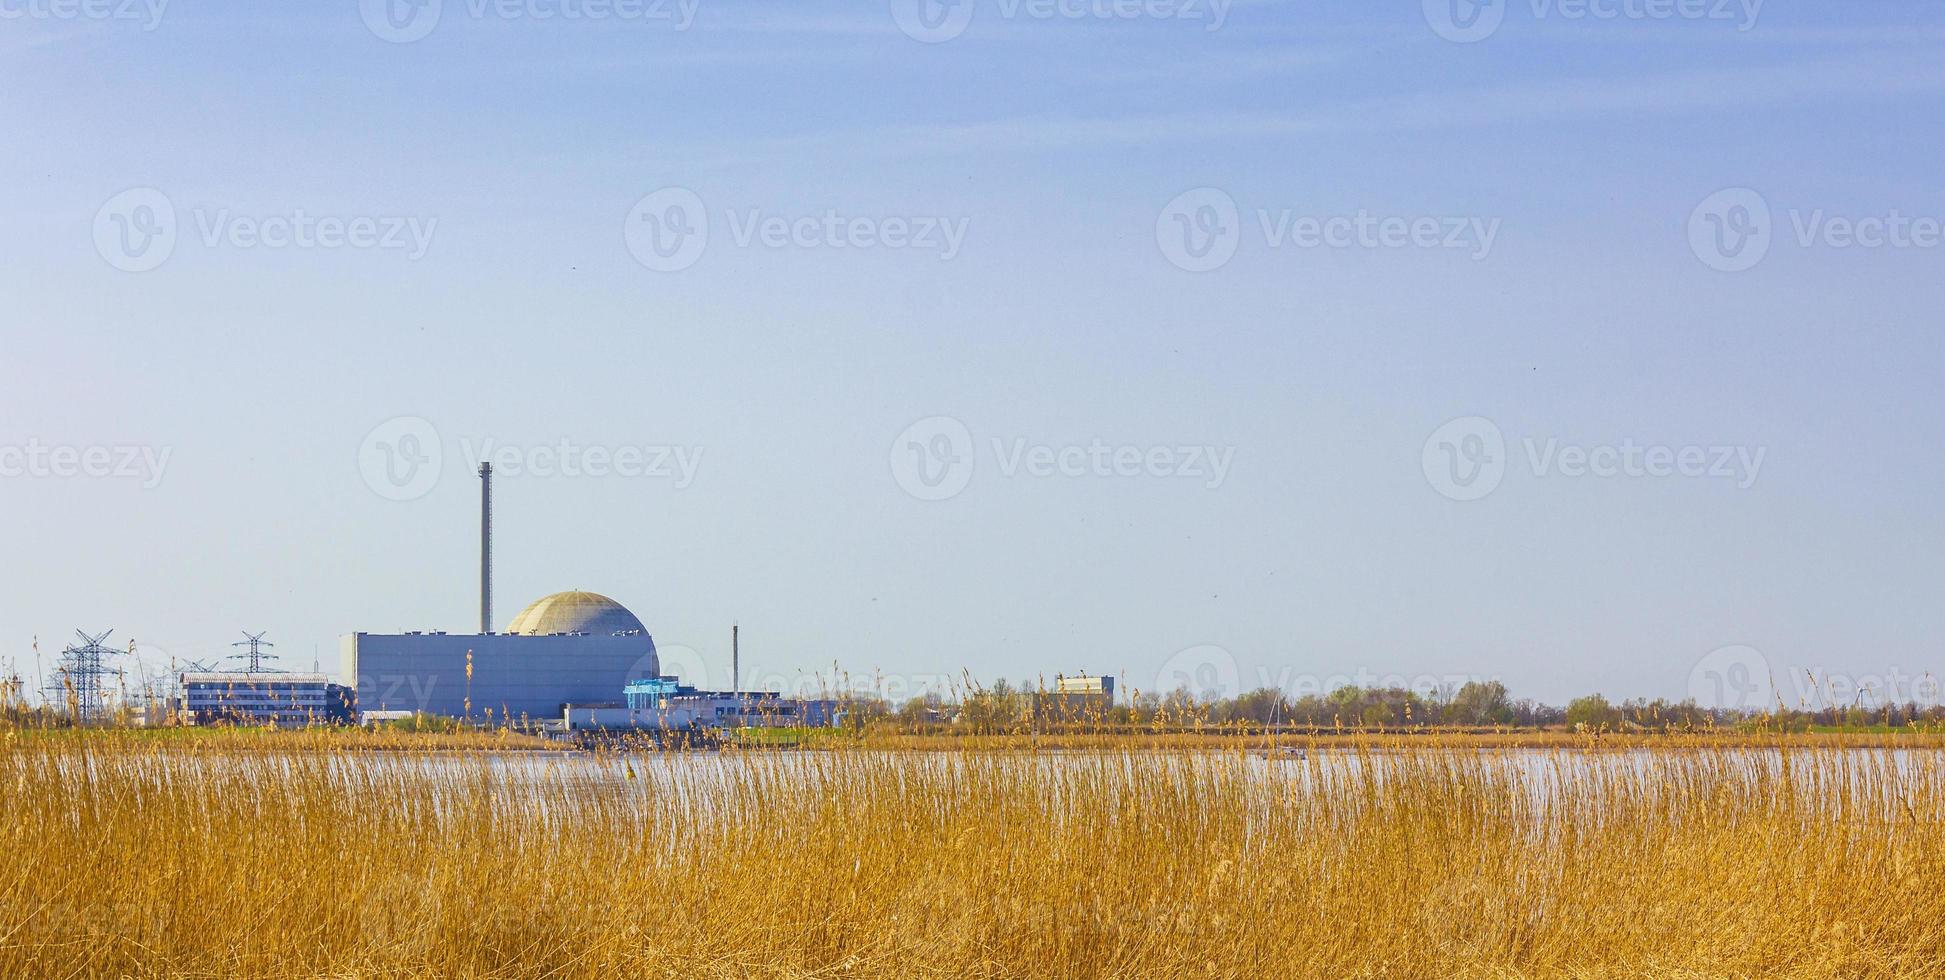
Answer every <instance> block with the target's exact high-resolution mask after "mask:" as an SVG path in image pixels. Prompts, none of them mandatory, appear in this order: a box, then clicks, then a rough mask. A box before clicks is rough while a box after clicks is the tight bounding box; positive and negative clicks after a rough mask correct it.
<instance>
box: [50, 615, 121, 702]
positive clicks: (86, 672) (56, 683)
mask: <svg viewBox="0 0 1945 980" xmlns="http://www.w3.org/2000/svg"><path fill="white" fill-rule="evenodd" d="M113 632H115V631H114V630H109V631H108V632H107V633H103V634H101V635H100V636H89V635H88V634H86V633H83V632H81V631H80V630H75V631H74V635H75V636H78V637H80V638H81V642H80V643H79V644H78V645H75V646H70V647H68V648H67V649H65V650H62V651H61V659H60V661H59V663H58V665H57V666H56V667H55V668H54V677H55V679H54V680H51V681H49V682H48V683H47V687H46V692H47V694H48V696H49V699H50V700H52V699H55V698H58V699H59V703H61V704H65V705H66V706H67V709H68V713H69V714H70V715H71V716H72V717H73V718H74V720H75V722H76V723H77V724H87V723H89V722H94V721H101V720H104V719H105V718H107V716H108V704H107V700H106V698H105V697H104V695H103V686H102V679H103V678H105V677H120V676H121V673H122V672H121V670H120V668H117V667H110V666H108V658H109V657H111V656H114V655H115V653H116V651H114V650H111V649H109V648H107V647H105V646H103V645H102V641H104V640H106V639H108V633H113Z"/></svg>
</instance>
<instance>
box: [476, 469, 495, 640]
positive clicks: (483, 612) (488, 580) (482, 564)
mask: <svg viewBox="0 0 1945 980" xmlns="http://www.w3.org/2000/svg"><path fill="white" fill-rule="evenodd" d="M479 631H480V632H481V633H491V632H493V464H492V463H481V464H479Z"/></svg>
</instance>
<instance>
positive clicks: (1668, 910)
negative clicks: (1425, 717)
mask: <svg viewBox="0 0 1945 980" xmlns="http://www.w3.org/2000/svg"><path fill="white" fill-rule="evenodd" d="M1941 761H1945V756H1941V755H1940V754H1939V753H1936V752H1933V751H1931V750H1924V751H1919V752H1911V753H1893V752H1889V751H1882V750H1846V751H1818V750H1792V751H1751V750H1720V751H1711V750H1688V751H1682V752H1669V753H1632V754H1631V753H1601V754H1592V755H1590V754H1584V753H1578V752H1574V751H1570V750H1559V751H1549V752H1536V753H1523V754H1522V753H1510V752H1504V753H1490V752H1488V753H1482V752H1478V751H1464V750H1454V749H1448V748H1424V749H1416V750H1411V749H1392V750H1388V751H1385V752H1383V753H1361V752H1357V751H1332V752H1318V753H1313V755H1312V757H1311V759H1310V760H1308V761H1305V762H1266V761H1264V760H1262V759H1257V758H1252V757H1249V756H1246V755H1243V754H1240V753H1227V754H1188V753H1125V752H1101V753H1065V754H1038V755H1032V754H1023V753H1004V752H990V753H964V754H931V755H916V754H903V753H886V752H866V751H854V752H828V753H827V752H800V753H790V754H748V755H723V756H668V757H633V758H625V759H612V758H610V759H598V758H591V757H585V756H580V757H543V758H537V757H532V756H525V757H511V756H494V755H486V754H479V753H468V754H449V755H432V756H427V755H384V754H376V753H359V754H353V753H335V752H310V753H290V754H267V753H260V752H254V753H246V752H236V751H222V750H205V749H199V748H197V747H196V745H195V743H189V744H187V745H183V744H176V745H148V744H142V743H131V742H128V741H110V742H102V743H94V742H91V741H88V740H85V739H83V740H31V739H26V740H23V739H16V740H12V741H11V742H9V743H7V744H6V745H5V747H4V748H3V749H0V834H3V835H4V843H3V844H0V854H4V855H5V858H4V862H0V975H5V976H22V977H28V976H31V977H65V976H113V975H130V976H259V977H288V976H339V977H350V976H433V975H439V976H468V975H478V976H485V975H494V976H563V977H610V976H676V975H680V976H691V977H955V978H956V977H1063V978H1067V977H1157V978H1170V980H1174V978H1183V977H1203V976H1209V977H1271V976H1274V977H1380V976H1385V977H1464V976H1480V977H1487V976H1491V977H1510V976H1527V977H1597V976H1643V977H1676V976H1750V977H1756V976H1761V977H1875V976H1883V977H1891V976H1936V975H1940V974H1941V973H1945V822H1941V816H1942V815H1945V812H1942V808H1945V772H1942V771H1941V765H1940V763H1941Z"/></svg>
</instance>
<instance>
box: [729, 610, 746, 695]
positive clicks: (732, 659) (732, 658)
mask: <svg viewBox="0 0 1945 980" xmlns="http://www.w3.org/2000/svg"><path fill="white" fill-rule="evenodd" d="M736 629H737V627H736V624H735V623H731V624H729V693H731V694H741V693H743V648H742V647H740V646H738V645H737V642H736Z"/></svg>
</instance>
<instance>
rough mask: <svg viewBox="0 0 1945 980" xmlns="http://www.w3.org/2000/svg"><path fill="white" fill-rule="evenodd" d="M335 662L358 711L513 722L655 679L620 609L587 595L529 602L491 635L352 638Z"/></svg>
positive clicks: (637, 634)
mask: <svg viewBox="0 0 1945 980" xmlns="http://www.w3.org/2000/svg"><path fill="white" fill-rule="evenodd" d="M344 663H345V666H346V670H347V672H348V673H349V674H350V675H351V676H352V678H354V679H355V683H356V684H357V687H358V708H359V711H360V712H363V713H372V712H381V713H391V712H418V713H422V714H432V715H446V716H449V717H454V718H459V717H469V718H474V719H482V718H486V717H488V712H491V715H490V717H492V718H494V719H505V720H508V721H512V722H519V721H521V720H523V719H524V720H527V721H532V722H540V721H544V720H549V719H559V718H560V717H561V711H562V708H563V707H564V706H565V705H569V704H582V705H585V704H604V703H613V702H615V701H617V700H619V699H620V697H621V692H622V690H623V689H624V688H626V687H627V686H628V685H629V683H631V682H633V681H640V680H649V679H653V678H656V677H658V676H660V674H661V665H660V663H659V662H658V661H657V660H656V657H655V639H654V638H653V637H651V636H650V635H649V633H648V629H647V628H646V627H644V626H643V625H642V621H641V620H640V619H638V618H636V616H635V614H634V613H631V612H629V611H628V609H627V607H626V606H623V605H622V604H621V603H619V602H616V601H614V600H613V599H610V598H608V597H607V596H604V595H596V594H595V593H593V592H556V593H554V594H553V595H550V596H545V597H543V598H541V599H537V600H535V601H534V602H533V603H532V604H531V605H529V606H527V608H525V609H522V610H520V614H519V615H517V616H515V617H513V621H512V622H510V623H508V624H507V628H506V630H505V631H504V632H497V633H459V634H453V633H444V632H424V633H419V632H413V633H353V634H351V635H350V636H347V637H345V638H344Z"/></svg>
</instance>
